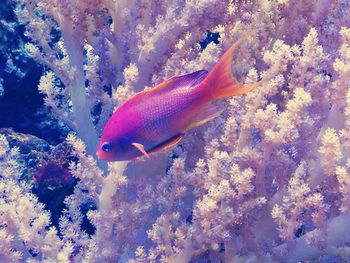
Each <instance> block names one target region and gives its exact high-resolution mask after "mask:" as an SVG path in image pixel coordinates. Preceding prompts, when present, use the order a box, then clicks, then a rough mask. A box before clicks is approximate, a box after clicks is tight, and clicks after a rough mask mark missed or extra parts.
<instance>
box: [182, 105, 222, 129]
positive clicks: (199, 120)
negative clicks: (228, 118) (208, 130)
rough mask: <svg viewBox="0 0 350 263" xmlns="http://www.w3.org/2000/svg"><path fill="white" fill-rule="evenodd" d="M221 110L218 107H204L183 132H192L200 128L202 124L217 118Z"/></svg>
mask: <svg viewBox="0 0 350 263" xmlns="http://www.w3.org/2000/svg"><path fill="white" fill-rule="evenodd" d="M222 112H223V110H220V109H219V108H218V107H216V106H214V105H208V106H206V107H205V108H204V109H203V110H202V111H201V112H200V113H199V114H198V115H197V116H196V117H195V118H194V119H193V121H192V123H191V124H190V125H189V126H187V127H186V128H185V130H184V132H186V131H189V130H192V129H193V128H195V127H198V126H201V125H203V124H204V123H206V122H208V121H210V120H212V119H214V118H216V117H218V116H219V115H220V114H221V113H222Z"/></svg>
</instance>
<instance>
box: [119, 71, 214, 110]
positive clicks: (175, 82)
mask: <svg viewBox="0 0 350 263" xmlns="http://www.w3.org/2000/svg"><path fill="white" fill-rule="evenodd" d="M207 75H208V71H206V70H199V71H196V72H193V73H190V74H186V75H182V76H175V77H171V78H170V79H167V80H165V81H163V82H162V83H160V84H158V85H156V86H155V87H153V88H150V89H147V90H143V91H140V92H138V93H136V94H134V95H133V96H131V97H130V98H128V99H127V100H126V101H124V103H122V105H126V104H129V103H131V102H132V101H135V99H136V98H140V97H143V96H146V97H147V96H148V95H151V94H152V93H153V92H158V91H162V90H167V89H170V90H171V89H176V88H179V87H185V86H187V87H193V86H196V85H197V84H199V83H200V82H202V81H203V80H204V79H205V77H206V76H207Z"/></svg>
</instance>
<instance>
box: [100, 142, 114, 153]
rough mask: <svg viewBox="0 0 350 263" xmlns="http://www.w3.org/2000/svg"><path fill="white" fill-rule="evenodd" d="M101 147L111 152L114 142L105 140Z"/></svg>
mask: <svg viewBox="0 0 350 263" xmlns="http://www.w3.org/2000/svg"><path fill="white" fill-rule="evenodd" d="M101 148H102V151H104V152H109V151H110V150H112V144H110V143H109V142H104V143H103V144H102V147H101Z"/></svg>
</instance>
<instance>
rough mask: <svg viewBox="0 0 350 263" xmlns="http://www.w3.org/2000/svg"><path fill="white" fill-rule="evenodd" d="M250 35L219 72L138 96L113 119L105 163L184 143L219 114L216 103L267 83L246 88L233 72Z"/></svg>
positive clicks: (104, 145)
mask: <svg viewBox="0 0 350 263" xmlns="http://www.w3.org/2000/svg"><path fill="white" fill-rule="evenodd" d="M244 39H245V37H241V38H240V39H238V40H237V41H236V42H234V43H233V44H232V45H231V47H230V48H229V49H228V50H227V51H226V52H225V53H224V54H223V55H222V56H221V58H220V59H219V60H218V62H217V63H216V64H215V66H214V67H213V69H212V70H211V71H210V72H208V71H207V70H199V71H196V72H193V73H190V74H186V75H181V76H174V77H171V78H169V79H167V80H165V81H163V82H161V83H159V84H158V85H156V86H155V87H153V88H150V89H147V90H143V91H141V92H138V93H136V94H135V95H133V96H131V97H130V98H129V99H127V100H126V101H125V102H124V103H122V104H121V105H119V107H117V109H116V110H115V111H114V113H113V114H112V116H111V117H110V119H109V120H108V121H107V123H106V125H105V127H104V129H103V131H102V136H101V139H100V142H99V144H98V149H97V157H98V159H99V160H102V161H130V160H134V159H137V158H139V157H142V156H144V157H147V158H150V154H152V153H155V152H160V151H163V150H165V149H167V148H170V147H172V146H174V145H176V144H178V143H179V142H180V141H181V140H182V139H183V137H184V136H185V133H186V132H188V131H190V130H192V129H194V128H196V127H198V126H201V125H203V124H204V123H206V122H208V121H210V120H212V119H214V118H216V117H217V116H219V115H220V114H221V113H222V112H223V110H221V109H219V108H218V107H217V106H215V105H213V102H215V101H217V100H220V99H225V98H228V97H231V96H240V95H243V94H245V93H248V92H250V91H252V90H254V89H255V88H257V87H259V86H260V85H262V82H263V80H260V81H258V82H256V83H254V84H251V85H247V86H245V85H244V84H242V83H241V82H239V81H238V80H237V79H236V78H235V77H234V76H233V74H232V68H231V64H232V60H233V55H234V54H235V51H236V49H237V47H238V46H239V45H240V44H241V43H242V41H243V40H244Z"/></svg>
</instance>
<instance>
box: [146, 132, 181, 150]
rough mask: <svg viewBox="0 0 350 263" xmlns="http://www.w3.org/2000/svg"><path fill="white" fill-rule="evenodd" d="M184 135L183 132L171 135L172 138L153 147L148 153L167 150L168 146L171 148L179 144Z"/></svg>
mask: <svg viewBox="0 0 350 263" xmlns="http://www.w3.org/2000/svg"><path fill="white" fill-rule="evenodd" d="M184 136H185V135H184V134H183V133H181V134H178V135H175V136H173V137H171V138H170V139H168V140H166V141H164V142H162V143H160V144H158V145H156V146H155V147H153V148H152V149H150V150H149V151H147V152H148V153H153V152H159V151H162V150H165V149H167V148H170V147H171V146H174V145H176V144H178V143H179V142H180V141H181V140H182V138H183V137H184Z"/></svg>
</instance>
